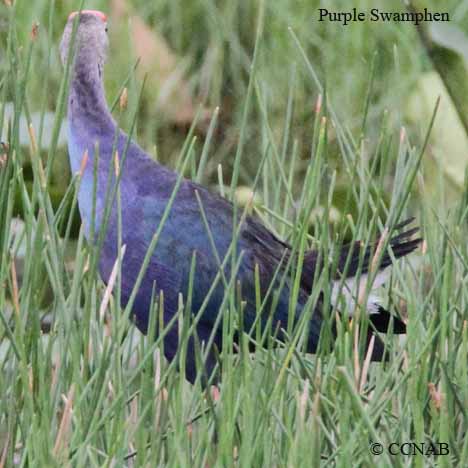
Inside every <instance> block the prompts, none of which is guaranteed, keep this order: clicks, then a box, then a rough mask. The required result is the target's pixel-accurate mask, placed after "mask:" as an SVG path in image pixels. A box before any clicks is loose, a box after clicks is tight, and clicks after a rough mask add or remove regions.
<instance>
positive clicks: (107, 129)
mask: <svg viewBox="0 0 468 468" xmlns="http://www.w3.org/2000/svg"><path fill="white" fill-rule="evenodd" d="M108 46H109V39H108V35H107V16H106V15H105V14H104V13H103V12H100V11H97V10H81V11H78V12H73V13H71V14H70V16H69V17H68V21H67V24H66V26H65V30H64V33H63V36H62V40H61V43H60V56H61V61H62V63H63V64H64V65H66V64H67V62H68V61H69V67H70V68H69V70H70V79H69V91H68V111H67V112H68V114H67V120H68V153H69V159H70V165H71V169H72V172H73V173H74V174H80V184H79V191H78V206H79V211H80V216H81V219H82V222H83V225H84V233H85V237H86V238H87V241H89V242H94V243H95V242H97V239H98V237H99V235H101V236H102V239H103V240H102V246H101V250H100V255H99V273H100V276H101V278H102V280H103V282H104V283H106V284H108V283H109V280H110V277H111V275H112V271H113V268H114V265H115V264H116V261H117V259H118V258H119V252H121V253H122V251H123V249H122V250H119V248H120V249H121V248H122V246H125V252H124V253H122V255H121V287H120V301H121V304H122V305H124V306H126V305H127V304H128V303H129V301H131V300H132V291H133V290H134V288H135V291H136V292H135V293H134V295H133V299H134V300H133V303H132V304H131V318H132V320H133V321H134V323H135V325H136V327H137V328H138V329H139V330H140V331H141V332H142V333H143V334H147V333H148V332H149V324H150V316H151V310H152V302H153V301H154V298H155V297H162V298H163V301H162V305H161V307H162V317H163V322H164V324H165V325H166V329H165V330H164V338H163V345H164V355H165V357H166V358H167V360H168V361H169V362H170V361H172V360H174V359H178V356H179V355H178V352H179V349H180V347H181V342H182V339H183V337H182V336H180V334H179V327H178V324H177V320H174V317H175V315H176V314H177V311H178V310H179V307H180V300H181V298H182V302H183V303H184V304H190V310H191V318H192V319H193V320H194V327H193V333H192V334H191V335H190V336H189V337H188V338H187V342H186V346H187V348H186V349H187V351H186V356H185V361H184V362H183V364H184V365H183V366H180V368H181V369H182V370H183V369H185V378H186V379H187V380H188V381H189V382H191V383H195V382H196V381H197V376H200V375H201V377H200V380H202V381H203V382H208V381H210V380H209V379H212V380H213V381H216V379H219V375H220V369H219V354H218V353H219V351H220V350H222V349H223V331H222V328H223V320H225V319H226V317H225V315H226V314H224V315H223V309H226V304H225V302H224V299H225V293H226V290H227V289H228V288H229V287H234V288H237V289H236V291H238V292H239V294H240V298H241V301H240V306H239V307H237V308H234V309H235V311H233V310H232V309H231V308H230V309H229V310H230V313H235V314H238V316H237V321H235V323H236V324H238V326H239V327H240V329H239V331H238V333H242V332H246V333H248V332H250V331H252V329H253V328H255V327H257V326H260V329H261V331H262V333H266V334H267V335H268V336H270V335H271V336H272V337H273V338H274V342H275V343H278V342H279V343H281V342H284V340H286V339H287V336H288V332H287V330H291V328H288V324H290V322H289V320H292V321H293V324H292V325H293V329H294V326H297V325H298V324H299V323H300V321H301V318H303V317H306V319H307V320H306V328H307V334H306V338H305V341H304V345H303V348H304V350H305V351H306V352H308V353H316V352H317V349H318V346H319V341H320V337H321V333H323V330H324V329H325V328H326V327H327V326H328V328H329V330H330V333H331V334H332V336H336V334H337V328H336V317H335V316H334V314H335V315H336V312H333V311H335V310H336V309H339V308H340V307H341V309H342V310H344V307H343V305H342V304H343V299H341V302H340V297H341V298H343V297H344V301H345V302H346V303H349V304H348V305H349V307H350V310H351V309H352V307H353V304H354V307H355V306H356V301H357V298H356V297H355V294H352V293H351V292H352V291H356V287H355V286H356V285H358V284H360V285H361V286H362V285H363V284H364V285H365V284H366V282H367V280H368V279H367V278H368V275H369V276H375V282H374V285H373V286H379V285H380V284H381V283H382V282H383V281H384V279H382V278H383V277H385V276H388V271H389V269H390V268H391V266H392V264H393V262H394V260H396V259H399V258H401V257H405V256H406V255H408V254H410V253H411V252H413V251H414V250H415V249H416V248H417V247H418V245H419V244H420V242H421V239H420V238H416V239H415V238H414V234H415V233H416V232H417V230H418V228H410V229H406V228H407V226H408V225H409V224H410V222H412V221H413V219H409V220H406V221H403V222H401V223H400V224H399V225H397V226H395V229H397V230H400V231H401V232H400V233H399V234H396V235H394V236H393V237H392V236H389V238H388V239H387V240H388V242H387V245H388V248H387V249H386V250H385V251H384V252H383V253H382V255H381V261H380V264H379V266H378V268H379V271H378V274H377V275H370V273H373V260H374V258H375V252H376V250H377V248H378V246H379V245H380V244H382V239H383V237H380V238H378V239H377V240H376V241H375V242H374V243H372V244H368V245H367V246H364V245H363V244H362V243H361V242H352V243H348V244H346V243H342V245H340V246H339V254H338V257H337V258H338V261H337V264H336V265H329V264H327V263H326V262H327V261H328V260H327V256H326V255H322V254H321V252H320V249H318V248H316V249H309V250H307V251H305V252H304V255H303V263H302V268H301V273H300V281H299V290H298V291H297V292H296V295H295V296H294V297H295V298H296V302H295V304H294V305H293V312H292V314H290V312H289V309H290V300H291V297H292V295H293V289H294V288H293V281H294V280H293V274H292V273H291V269H290V268H289V269H288V268H287V267H286V266H287V265H291V264H294V263H295V262H296V264H297V258H298V257H297V253H296V252H295V251H293V248H292V246H291V245H290V244H289V243H288V242H286V241H285V240H282V239H280V238H279V237H278V236H277V235H276V234H275V233H273V232H272V231H271V230H270V229H269V228H267V227H266V226H265V225H264V223H262V221H261V219H260V218H258V217H256V216H255V215H253V214H246V213H245V212H242V210H239V209H236V207H235V206H234V205H233V203H231V202H230V201H229V200H227V199H226V198H224V197H222V196H221V195H219V194H217V193H215V192H213V191H210V190H208V189H207V188H206V187H204V186H202V185H200V184H198V183H195V182H193V181H191V180H189V179H186V178H184V177H182V176H181V175H180V174H179V173H177V172H176V171H173V170H171V169H169V168H167V167H165V166H164V165H162V164H159V163H158V162H156V161H155V160H154V159H153V158H152V157H151V156H150V155H148V154H147V153H146V152H145V151H144V150H143V149H142V148H141V147H140V146H139V145H138V144H137V143H136V142H135V141H133V139H131V138H129V136H128V135H127V134H126V133H125V132H124V131H123V130H121V129H120V128H119V126H118V125H117V123H116V121H115V119H114V118H113V116H112V115H111V112H110V110H109V107H108V105H107V102H106V97H105V91H104V84H103V73H104V64H105V62H106V59H107V52H108ZM69 56H70V57H69ZM124 155H125V157H124ZM116 158H117V159H116ZM118 158H120V159H118ZM117 162H118V163H117ZM117 168H118V170H117ZM117 185H118V190H119V194H118V196H114V198H113V199H111V200H110V201H109V193H113V194H114V195H115V194H116V190H114V189H115V188H116V186H117ZM106 200H107V206H109V207H110V208H109V210H108V211H107V212H106ZM106 213H107V214H106ZM392 232H393V231H392ZM156 233H158V237H157V242H156V243H155V248H154V250H153V252H150V254H149V257H148V259H147V262H146V264H145V265H146V269H144V270H143V274H142V276H141V281H140V282H139V283H138V285H137V286H136V284H137V280H138V276H139V272H140V270H141V268H142V265H143V264H144V261H145V256H146V253H147V251H148V248H149V247H150V245H152V240H153V239H154V236H155V235H156ZM153 245H154V244H153ZM325 267H328V268H331V270H330V281H331V287H330V288H329V291H331V292H330V293H329V294H330V298H329V300H326V297H325V292H326V291H320V292H319V293H318V294H316V301H315V304H314V305H313V308H312V311H311V313H309V315H305V314H306V310H307V307H308V306H307V304H308V300H309V298H310V297H311V295H312V294H313V292H314V283H315V282H316V279H317V278H318V277H319V275H320V273H321V272H322V271H323V268H325ZM278 272H279V273H278ZM232 285H234V286H232ZM340 285H341V289H342V290H343V294H340V292H339V286H340ZM272 291H273V292H272ZM259 292H260V297H261V298H262V300H263V302H264V303H263V305H262V308H261V310H258V305H257V299H258V293H259ZM189 293H190V297H188V296H189ZM236 294H237V292H236ZM353 301H354V302H353ZM340 304H341V306H340ZM309 307H310V306H309ZM364 308H365V310H366V311H367V312H368V314H369V320H370V325H369V330H368V337H367V344H368V345H370V342H371V340H372V342H373V346H369V348H370V349H369V350H368V352H369V353H370V354H369V355H370V359H371V360H372V361H382V360H386V359H388V358H387V355H388V353H387V352H386V347H385V346H384V343H383V341H382V340H381V339H380V338H379V335H378V333H379V332H382V333H387V332H391V333H395V334H400V333H405V331H406V325H405V323H404V322H403V320H401V319H399V318H398V317H397V316H395V315H394V314H391V313H390V312H388V311H387V310H386V309H385V308H384V307H382V306H381V305H380V303H379V301H378V299H376V297H375V296H374V295H373V293H371V294H370V295H368V302H367V304H366V305H365V307H364ZM240 309H242V310H240ZM290 315H291V317H290ZM330 317H331V318H332V319H331V321H330V320H329V318H330ZM171 320H172V322H171ZM152 323H153V322H152ZM171 323H172V325H171ZM330 323H331V325H330ZM327 324H328V325H327ZM158 332H159V333H161V332H162V330H159V331H158ZM236 336H238V334H236ZM372 337H374V339H372ZM251 341H252V340H251ZM254 348H255V346H254ZM200 350H202V353H201V354H200V352H199V351H200ZM332 351H333V350H332V349H331V350H330V352H332ZM200 355H201V356H202V359H201V360H200V358H197V356H200Z"/></svg>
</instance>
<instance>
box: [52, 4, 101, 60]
mask: <svg viewBox="0 0 468 468" xmlns="http://www.w3.org/2000/svg"><path fill="white" fill-rule="evenodd" d="M75 21H76V22H77V25H76V26H77V29H76V35H75V43H76V51H77V53H86V52H88V53H89V54H90V55H91V54H92V56H93V57H96V58H97V60H98V65H99V66H100V67H102V65H104V62H105V61H106V57H107V49H108V46H109V39H108V37H107V17H106V15H105V14H104V13H102V12H101V11H97V10H81V12H78V11H75V12H73V13H71V14H70V16H69V17H68V21H67V25H66V26H65V30H64V32H63V36H62V41H61V43H60V58H61V59H62V63H63V64H64V65H65V64H66V63H67V57H68V52H69V51H70V46H71V44H72V38H73V26H74V24H75ZM89 59H91V57H89Z"/></svg>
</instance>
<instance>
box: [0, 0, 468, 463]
mask: <svg viewBox="0 0 468 468" xmlns="http://www.w3.org/2000/svg"><path fill="white" fill-rule="evenodd" d="M55 3H57V5H56V4H55ZM374 3H375V2H372V6H374ZM132 4H133V7H134V8H135V10H136V11H138V13H139V14H141V16H142V17H143V19H144V20H145V21H147V23H148V24H150V25H152V26H153V27H157V28H158V30H159V31H160V32H161V33H163V34H164V37H165V38H166V39H167V41H168V43H169V45H170V46H171V48H172V50H173V51H174V54H177V55H178V56H180V57H187V58H188V59H189V61H188V66H187V74H186V81H187V82H188V83H189V86H190V88H191V89H192V91H193V94H194V95H195V96H197V95H200V96H201V97H202V101H203V104H204V106H205V107H206V108H207V109H209V110H210V111H211V113H210V115H213V116H214V117H213V120H212V124H211V127H210V126H209V125H206V127H204V128H203V127H202V128H201V127H200V126H198V125H196V124H194V125H193V128H192V129H191V131H188V130H187V129H186V128H181V126H178V125H176V124H174V122H173V121H171V119H170V118H169V117H167V116H166V115H165V112H164V108H161V107H158V106H157V105H156V98H155V96H156V95H157V91H158V90H157V87H158V81H157V80H156V79H155V78H154V77H152V76H151V75H148V76H147V79H146V84H145V87H144V90H143V94H142V96H141V101H142V104H141V105H140V106H138V97H139V94H140V92H141V85H142V83H141V80H140V79H139V78H138V76H137V75H135V73H134V71H133V68H134V64H135V61H134V60H133V59H134V58H135V57H132V55H131V53H127V51H128V48H129V46H128V42H129V41H128V34H127V35H126V33H125V26H121V27H123V28H124V29H123V30H122V29H120V31H121V32H120V34H119V35H113V36H111V38H112V39H111V40H112V49H111V55H110V59H109V65H108V66H107V69H106V73H107V75H106V76H107V78H106V79H107V81H106V88H107V89H108V99H109V102H114V101H115V99H118V93H119V89H121V87H122V86H123V84H125V85H126V86H128V89H129V107H128V109H127V110H125V111H121V110H118V109H117V110H116V111H115V116H116V118H118V120H119V121H120V122H121V124H122V126H123V127H124V128H125V129H126V130H129V129H130V128H131V127H132V126H133V125H135V124H136V138H137V139H138V141H139V142H140V143H141V144H142V145H143V146H144V147H145V148H147V149H148V150H149V151H150V152H152V153H155V154H157V157H158V159H160V160H162V161H164V162H165V163H167V164H168V165H170V166H171V167H178V168H179V169H181V170H182V171H183V172H184V174H185V175H186V176H188V177H192V178H196V179H197V180H200V181H203V183H205V184H207V185H209V186H211V187H212V188H213V190H219V191H221V192H222V193H225V194H226V196H228V197H232V198H235V197H236V195H237V197H238V198H241V195H242V193H241V191H240V190H239V187H241V188H242V187H243V188H244V193H245V187H248V189H249V190H255V192H256V197H257V198H255V200H254V203H253V206H250V205H249V204H248V203H247V204H244V205H245V209H246V210H247V209H249V210H253V211H254V212H255V214H256V215H258V216H260V217H261V218H262V220H263V221H264V223H265V224H266V225H268V226H269V227H270V228H271V229H274V230H275V231H276V232H277V233H278V234H279V235H281V236H282V237H283V238H285V239H287V240H288V241H290V242H291V244H292V245H293V248H294V250H295V252H297V253H298V257H299V258H300V257H301V255H303V252H304V249H307V248H309V247H311V246H314V247H318V246H320V248H322V249H323V252H329V248H330V246H332V245H334V244H335V243H337V242H339V241H342V240H343V239H347V240H351V239H362V240H363V241H364V242H370V241H372V240H373V239H375V236H376V234H377V232H378V231H381V230H382V229H383V227H384V226H386V225H388V226H393V225H394V224H396V223H397V222H398V221H399V220H402V219H404V218H405V217H408V216H410V215H415V216H417V223H418V224H419V225H420V226H421V232H422V235H423V237H424V239H425V244H424V249H423V250H419V251H418V252H416V253H415V254H413V255H412V256H411V259H409V260H405V261H400V262H398V263H397V265H396V266H395V267H394V269H393V275H392V279H391V282H390V283H389V284H388V286H387V287H386V288H385V289H384V290H383V291H382V295H383V297H388V305H389V306H390V307H391V308H392V309H393V310H396V311H397V313H399V314H401V315H402V316H403V317H405V319H407V321H408V330H409V332H408V335H407V336H406V338H405V339H403V340H398V339H397V338H396V337H390V338H389V347H390V353H391V359H390V362H389V363H388V364H385V365H382V364H371V365H370V366H367V365H366V363H365V359H364V358H365V356H364V351H365V350H364V349H363V343H362V340H360V339H359V338H360V337H362V336H363V335H364V334H365V330H366V329H367V327H368V323H367V321H366V320H365V317H361V319H360V320H354V321H353V322H352V324H351V325H348V323H347V322H346V321H343V322H342V323H340V324H339V326H338V339H337V342H336V345H335V349H334V351H333V352H332V353H329V352H328V347H329V346H328V345H329V338H327V337H326V336H325V337H324V341H323V343H322V346H321V349H320V351H319V352H318V354H317V355H316V356H311V355H306V354H305V353H303V352H302V351H301V345H302V340H303V336H302V330H300V329H299V330H288V332H290V336H291V338H290V340H289V341H288V343H286V344H285V345H284V346H283V347H280V348H276V349H271V346H267V347H266V349H265V350H262V351H258V352H257V353H256V354H255V355H250V354H249V353H248V352H247V337H244V338H245V339H244V340H243V341H242V342H241V346H240V352H239V353H238V354H234V353H232V352H231V348H230V346H229V343H232V337H233V333H234V331H235V330H236V327H237V326H238V325H239V321H240V320H241V318H242V314H241V313H240V311H241V308H242V306H241V304H239V300H238V299H239V298H238V296H237V291H236V287H235V284H234V282H233V281H232V278H224V277H221V275H220V277H219V278H218V281H225V282H226V284H227V285H228V288H227V293H226V297H225V302H224V306H223V308H222V314H223V316H224V317H225V318H226V320H224V322H223V334H224V338H225V342H226V349H224V350H222V351H223V352H222V355H221V357H220V359H221V362H222V369H223V370H222V384H221V385H220V387H219V390H218V392H219V394H218V393H217V392H212V391H205V390H203V389H202V388H201V385H200V383H199V382H197V384H196V385H195V386H193V387H192V386H190V385H189V384H187V383H186V382H185V380H184V378H183V377H182V375H181V374H180V373H179V372H178V371H177V369H176V365H177V362H173V363H172V364H169V363H167V362H165V361H164V359H163V358H162V357H161V356H162V354H161V348H160V344H161V336H159V337H152V336H150V337H142V336H141V335H140V334H139V332H138V331H137V330H136V328H135V327H133V326H132V325H131V324H130V323H129V321H128V319H127V315H128V313H129V311H128V310H127V311H126V313H123V311H122V310H121V308H120V304H119V303H118V301H117V300H116V299H115V298H114V297H113V296H112V295H109V293H110V289H109V290H106V287H105V285H104V284H103V283H102V282H101V280H100V278H99V275H98V273H97V271H96V262H95V260H96V256H97V254H98V248H96V247H93V246H90V245H88V244H87V243H86V241H85V239H84V236H83V231H82V229H80V228H79V226H77V225H76V220H74V216H76V188H77V185H78V184H79V177H77V176H76V175H75V176H73V177H71V176H70V174H69V172H68V163H67V156H66V151H65V148H63V147H61V146H60V145H59V144H57V141H58V130H59V128H60V125H61V123H62V120H63V116H64V109H63V108H62V104H63V102H64V90H65V89H66V88H65V86H66V80H65V78H64V74H63V70H62V69H61V67H60V66H59V59H58V53H57V47H58V42H59V38H60V35H61V33H62V30H63V26H64V23H65V20H66V16H67V14H68V12H69V11H71V10H75V9H77V8H79V5H80V2H79V1H63V2H53V1H47V0H40V1H39V0H38V1H35V2H33V5H31V3H30V2H26V1H25V0H18V1H17V2H16V3H15V7H14V8H9V7H6V6H2V7H1V9H0V19H1V20H2V21H1V25H2V28H3V29H2V30H1V31H0V40H1V49H0V51H1V52H2V55H1V56H0V70H1V75H0V96H1V99H0V103H1V104H0V124H1V127H0V128H3V129H4V130H2V135H1V140H2V141H7V142H8V143H9V146H10V149H9V151H8V158H7V159H6V160H5V161H4V160H0V220H2V224H1V228H0V258H1V263H0V367H1V372H0V467H1V466H7V467H9V466H59V465H62V464H65V465H67V466H68V465H70V466H126V465H128V466H163V465H166V466H177V467H178V466H225V465H226V466H231V465H235V466H242V467H244V466H316V465H319V464H322V465H324V466H329V465H330V464H336V465H341V466H349V465H350V464H352V465H353V466H374V465H375V464H377V463H378V464H379V466H380V464H382V465H384V466H393V465H397V466H399V465H407V464H408V465H413V464H414V465H415V466H432V465H436V464H438V465H442V466H452V465H457V466H466V465H467V464H468V442H467V439H466V437H465V433H466V427H467V414H466V408H467V407H468V393H467V390H466V388H467V386H466V382H467V379H468V375H467V374H468V367H467V359H466V357H467V354H468V331H467V326H466V323H467V312H466V310H467V303H468V294H467V292H466V291H467V288H466V276H467V271H468V251H467V247H466V238H467V221H466V216H467V200H468V194H467V191H466V184H465V185H464V186H462V187H460V186H456V185H455V184H454V183H453V181H452V180H451V179H450V178H449V177H448V176H447V175H446V173H447V172H446V171H445V170H444V167H443V164H441V163H438V164H439V165H435V166H434V163H431V164H429V163H430V160H431V156H432V155H431V148H432V145H434V144H435V143H434V142H433V141H432V140H430V139H429V140H427V135H428V132H429V130H430V128H431V126H432V120H431V119H432V115H430V114H429V115H427V118H426V119H425V120H424V121H418V122H417V123H411V122H410V118H409V116H408V115H407V111H406V101H407V100H408V98H409V96H410V95H411V93H412V91H413V88H414V86H415V85H416V83H417V82H418V80H419V78H420V77H421V76H422V74H423V73H425V72H426V71H427V70H429V69H430V63H429V61H428V59H427V58H426V56H425V53H424V50H423V48H422V46H421V45H420V44H419V42H418V37H417V34H416V32H415V31H414V29H413V28H412V27H411V26H410V25H404V26H403V25H379V27H378V28H376V27H375V26H371V25H370V24H368V23H364V24H359V25H358V24H355V25H351V26H350V27H349V28H348V27H347V29H343V27H341V26H339V25H333V24H329V23H317V22H316V21H315V20H314V15H316V9H317V7H318V5H317V4H316V3H315V2H306V1H299V0H296V1H293V0H287V1H286V0H284V1H281V2H263V3H262V2H243V1H241V0H237V1H232V0H231V1H222V2H214V1H211V0H197V1H193V2H190V4H187V5H186V4H185V3H182V2H165V1H164V2H163V1H156V2H143V1H141V2H140V1H134V2H132ZM383 4H384V3H383V2H382V5H383ZM427 4H428V5H430V6H432V7H433V8H435V6H437V4H436V2H427ZM334 5H335V8H336V9H339V8H344V6H343V5H345V3H344V2H334ZM346 5H347V3H346ZM354 5H356V6H359V7H360V8H362V9H365V8H368V7H369V4H368V2H364V1H362V2H354ZM85 6H86V7H88V8H90V7H94V8H101V9H103V10H107V2H99V1H94V2H86V3H85ZM444 8H446V9H447V11H450V12H451V13H452V14H453V18H454V22H456V23H457V24H459V25H460V27H461V25H463V24H464V25H466V24H468V23H467V21H466V17H467V11H468V3H467V2H466V1H465V2H455V1H454V2H447V5H446V6H444ZM34 21H38V22H39V23H40V24H41V26H40V33H39V35H38V37H37V38H36V40H35V41H31V39H30V30H31V25H32V23H33V22H34ZM111 21H112V17H111ZM111 28H112V23H111ZM465 30H466V26H465ZM122 31H123V32H122ZM111 34H112V32H111ZM128 77H129V80H127V78H128ZM207 77H208V78H207ZM207 79H209V80H208V83H207V82H205V81H204V80H207ZM126 80H127V81H126ZM206 89H207V90H208V91H207V92H205V93H203V90H206ZM319 95H321V96H322V97H321V100H320V102H321V103H322V104H321V106H319V107H317V106H316V103H317V102H318V100H319ZM435 97H436V96H434V102H433V105H432V108H433V109H435V101H436V99H435ZM7 102H11V103H13V105H14V112H13V116H12V118H10V119H9V121H8V122H6V119H5V117H4V112H3V110H4V108H5V103H7ZM153 103H154V104H153ZM216 106H219V114H216V112H214V113H213V111H214V109H215V107H216ZM48 111H50V112H55V117H54V118H55V123H54V124H53V125H50V128H45V126H44V125H39V128H36V127H35V128H34V134H35V135H36V143H34V141H30V144H29V145H24V144H22V143H21V139H20V135H19V131H20V127H21V119H26V121H28V122H29V121H30V120H31V118H32V116H33V115H35V114H38V115H39V116H41V117H42V118H44V116H45V113H46V112H48ZM43 121H44V122H45V120H43ZM436 125H437V118H436ZM208 128H210V130H208ZM402 128H404V130H402ZM47 133H49V134H50V141H49V140H48V139H47V138H45V135H46V134H47ZM26 136H27V135H26ZM46 140H47V141H49V142H48V143H47V144H46V143H45V141H46ZM155 147H156V151H155V150H154V148H155ZM434 167H436V169H437V170H434ZM48 177H49V179H47V178H48ZM46 182H48V183H46ZM244 205H242V206H241V207H240V208H239V209H240V210H242V209H244ZM16 214H20V215H21V218H22V220H23V224H19V223H18V222H17V221H16V224H15V226H16V228H15V229H14V228H13V225H12V220H13V219H16V218H15V215H16ZM332 218H333V219H334V221H331V219H332ZM155 242H157V237H155ZM335 253H336V252H335ZM332 258H335V259H336V256H333V255H332ZM220 261H223V259H220ZM227 261H230V259H228V260H227ZM299 264H300V263H299ZM290 268H291V272H292V273H291V274H292V275H293V277H294V279H295V281H294V286H295V288H296V289H295V291H296V292H297V286H298V278H299V277H300V270H299V271H298V268H297V265H295V264H291V265H290ZM120 275H125V271H120V270H119V269H118V268H117V276H116V282H115V288H117V290H118V288H119V287H120V286H119V282H120ZM327 279H328V271H324V272H323V274H322V275H320V276H319V277H318V278H317V288H316V290H315V291H314V292H313V294H312V296H311V298H310V304H309V310H308V311H306V313H310V311H311V308H312V306H313V304H314V302H315V301H316V300H317V294H318V292H319V289H320V288H323V289H324V290H325V292H326V293H329V291H328V289H329V288H328V281H327ZM326 296H327V294H326ZM116 297H118V295H116ZM158 302H159V299H158V298H154V303H155V304H154V313H153V316H152V320H153V321H154V323H155V321H156V320H159V316H158V313H159V312H160V310H161V307H158ZM258 308H259V309H260V308H261V300H260V298H259V303H258ZM188 309H189V304H182V303H181V307H180V310H179V313H178V315H177V317H176V318H175V320H176V321H177V323H178V326H179V327H180V329H181V331H182V332H183V333H185V334H186V333H189V332H190V320H189V318H188V316H187V314H186V311H187V310H188ZM293 309H294V300H292V301H291V310H293ZM44 318H46V319H47V321H48V322H51V329H50V331H48V332H43V331H42V330H43V329H44ZM255 333H256V331H254V336H255V339H256V340H260V339H261V337H260V336H259V335H258V334H257V335H256V334H255ZM267 342H268V340H267ZM269 344H271V342H269ZM185 352H186V349H185V345H184V344H182V346H181V349H180V356H179V359H180V363H181V365H182V366H183V361H184V360H183V358H184V353H185ZM201 352H202V350H201ZM411 441H412V442H418V443H422V442H426V443H429V442H432V443H437V442H443V443H447V444H448V446H449V449H450V454H449V455H447V456H440V457H430V456H426V457H423V456H421V455H418V456H414V457H408V456H403V455H398V456H391V455H389V453H388V452H387V451H385V453H384V454H382V455H380V456H376V455H373V454H372V453H371V451H370V446H371V443H373V442H381V443H382V444H383V445H384V447H388V445H389V444H390V443H392V442H395V443H400V444H401V443H404V442H411Z"/></svg>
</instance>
